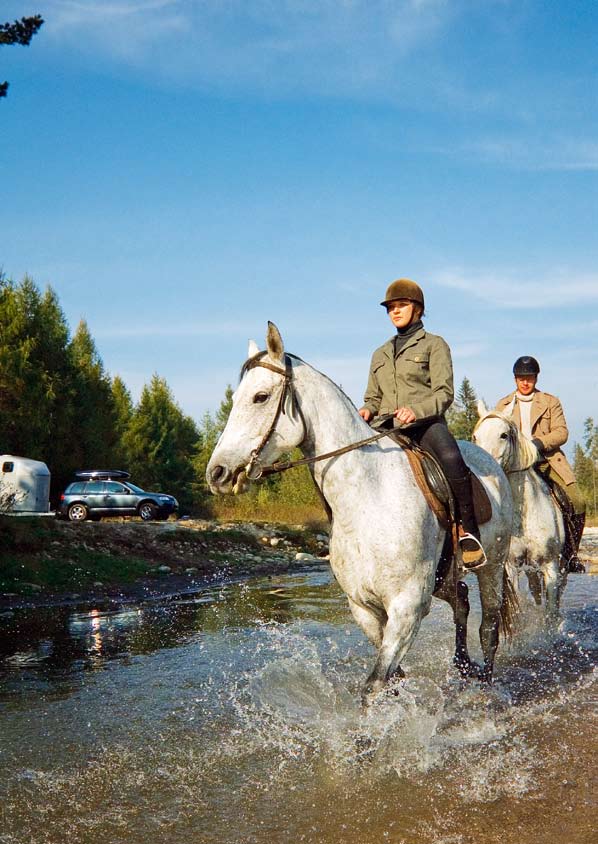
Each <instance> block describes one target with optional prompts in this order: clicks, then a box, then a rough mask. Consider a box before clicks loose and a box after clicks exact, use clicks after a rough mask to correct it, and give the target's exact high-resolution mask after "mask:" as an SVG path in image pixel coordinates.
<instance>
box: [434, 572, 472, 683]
mask: <svg viewBox="0 0 598 844" xmlns="http://www.w3.org/2000/svg"><path fill="white" fill-rule="evenodd" d="M434 595H435V597H436V598H441V599H442V600H443V601H446V602H447V603H448V604H450V606H451V608H452V610H453V621H454V622H455V655H454V657H453V665H455V666H456V668H457V669H458V671H459V674H460V675H461V676H462V677H470V676H472V675H476V676H477V675H478V674H479V671H480V667H479V665H476V663H475V662H472V660H471V657H470V656H469V651H468V650H467V620H468V618H469V589H468V587H467V584H466V583H465V582H464V581H463V580H458V581H457V585H456V588H455V586H454V580H453V578H452V577H450V576H449V577H448V578H447V579H446V580H445V582H444V583H443V585H442V587H441V588H440V589H439V590H438V592H435V593H434Z"/></svg>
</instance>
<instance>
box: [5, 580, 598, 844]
mask: <svg viewBox="0 0 598 844" xmlns="http://www.w3.org/2000/svg"><path fill="white" fill-rule="evenodd" d="M597 598H598V579H597V578H594V579H592V578H590V577H587V576H576V577H573V578H571V579H570V582H569V585H568V587H567V592H566V595H565V602H564V619H563V623H562V625H561V628H560V630H559V631H558V632H557V633H556V634H553V635H548V634H547V633H546V632H545V631H544V630H543V628H542V625H541V624H540V623H539V622H540V615H539V612H538V610H537V608H535V607H534V606H532V605H530V606H529V607H528V608H527V612H526V614H525V616H524V626H523V629H522V631H521V633H520V635H519V637H518V639H517V640H516V641H515V642H514V643H513V645H512V646H511V647H510V648H507V647H503V648H501V651H500V657H499V659H498V661H497V678H498V679H497V682H496V684H495V686H494V687H493V688H492V689H490V690H488V689H481V688H479V687H478V686H477V685H476V684H471V685H463V684H462V683H461V682H460V681H459V680H458V679H457V677H456V676H455V674H454V672H453V671H452V669H451V667H450V659H451V656H452V639H453V631H452V624H451V621H450V614H449V611H448V608H447V607H445V606H444V605H442V604H440V603H437V604H436V603H435V604H434V606H433V610H432V612H431V614H430V616H429V617H428V619H426V621H425V622H424V624H423V626H422V629H421V631H420V634H419V636H418V638H417V640H416V643H415V646H414V647H413V649H412V651H411V653H410V655H409V658H408V660H406V662H405V669H406V671H407V680H406V681H405V682H403V683H400V684H398V685H397V686H396V687H395V688H394V689H393V690H391V692H390V693H389V694H388V695H386V696H383V697H382V698H381V699H380V700H379V702H378V703H377V704H376V705H375V706H373V707H372V708H370V709H369V710H367V711H365V712H364V711H362V709H361V707H360V705H359V689H360V685H361V683H362V682H363V680H364V678H365V676H366V674H367V672H368V670H369V668H370V667H371V662H372V650H371V648H370V647H369V645H368V644H367V642H366V641H365V640H364V637H363V635H362V634H361V633H360V632H359V631H358V630H357V628H356V627H355V625H354V623H353V622H352V620H351V618H350V616H349V613H348V610H347V607H346V600H345V598H344V596H342V594H341V593H340V591H339V590H338V587H337V586H336V584H335V583H334V582H333V581H332V580H331V578H330V575H329V573H328V571H327V570H322V571H320V572H312V573H310V574H308V575H301V576H297V575H294V576H286V577H282V578H273V579H268V578H263V579H259V580H255V581H252V582H250V583H248V584H245V585H234V586H229V587H224V588H218V589H209V590H206V591H204V592H202V593H200V594H198V595H196V596H187V597H185V598H184V599H182V600H177V601H164V602H163V603H157V604H147V605H143V606H139V607H129V608H127V609H124V610H122V609H121V610H119V611H113V612H107V611H100V610H91V611H85V612H73V611H72V609H68V608H60V609H55V610H41V611H27V612H18V613H15V614H14V615H13V616H12V617H6V618H2V619H0V625H1V630H2V636H1V638H0V705H1V707H2V711H3V718H2V721H3V729H2V734H1V736H0V751H1V757H0V761H1V764H2V766H3V769H4V771H5V775H4V776H3V777H2V779H1V780H0V803H1V805H2V807H3V808H2V810H1V811H2V816H1V817H2V823H1V824H0V842H2V844H6V842H9V844H13V842H14V844H16V842H19V844H20V843H21V842H24V841H28V842H29V841H31V842H52V844H54V842H56V844H57V843H58V842H62V841H64V840H65V839H66V838H68V839H69V840H71V841H74V842H79V841H80V842H88V841H89V842H91V841H92V840H93V841H97V840H98V839H101V840H103V841H106V842H111V844H112V842H115V843H116V842H121V841H122V842H127V844H131V842H137V841H139V842H142V841H143V842H147V841H148V840H152V841H160V842H168V844H170V842H173V844H174V842H181V841H192V842H200V844H203V842H223V844H229V842H231V844H251V842H260V843H261V842H266V841H268V842H293V844H294V842H298V841H306V842H324V844H341V842H347V844H348V843H349V842H351V844H354V842H360V844H370V842H371V844H374V842H383V841H392V842H397V844H398V842H408V844H415V842H418V844H421V842H435V843H436V844H468V842H474V841H475V842H482V844H484V843H485V842H499V841H500V842H501V844H511V842H513V844H515V842H517V844H532V842H534V844H535V842H537V841H539V840H544V839H547V840H555V841H559V842H560V841H563V842H564V841H567V842H571V844H586V842H587V844H589V842H590V841H591V840H593V833H594V832H595V826H596V817H595V811H596V803H595V799H594V798H593V794H592V790H591V787H590V780H589V777H590V774H591V771H592V767H593V758H594V757H593V752H592V741H593V735H594V733H593V729H592V723H591V719H592V717H595V716H594V706H593V698H592V690H593V679H594V670H595V665H596V657H597V655H598V637H597V635H596V634H597V631H598V620H597V612H596V606H597V604H598V601H597V600H596V599H597ZM478 624H479V616H477V615H476V614H475V611H474V618H473V621H472V636H471V638H472V645H473V644H474V635H475V630H476V628H477V625H478Z"/></svg>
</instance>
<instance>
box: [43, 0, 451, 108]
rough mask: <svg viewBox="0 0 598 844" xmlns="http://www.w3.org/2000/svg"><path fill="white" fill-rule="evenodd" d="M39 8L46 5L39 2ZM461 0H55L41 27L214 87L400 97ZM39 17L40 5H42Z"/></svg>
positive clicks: (151, 68) (72, 43)
mask: <svg viewBox="0 0 598 844" xmlns="http://www.w3.org/2000/svg"><path fill="white" fill-rule="evenodd" d="M42 6H43V3H42ZM463 6H464V3H463V0H396V2H394V3H389V2H387V0H319V2H317V3H309V2H305V0H278V2H277V3H272V2H271V0H252V2H250V3H248V2H245V0H204V1H203V2H197V0H114V2H110V0H108V2H103V1H102V0H55V2H54V3H52V14H48V21H47V30H48V33H49V34H53V35H54V37H55V38H56V39H60V41H61V42H62V43H64V42H67V43H68V44H69V46H70V47H71V48H73V49H81V48H82V47H83V45H85V49H89V48H90V47H93V48H95V49H96V50H99V51H102V52H104V53H107V54H109V55H110V56H111V57H112V58H115V59H119V60H120V61H122V62H125V63H127V62H129V63H131V64H132V65H133V66H135V67H140V66H143V67H144V68H145V69H147V71H148V72H151V73H152V74H155V73H158V74H160V75H161V76H162V77H163V78H166V79H169V80H172V81H177V80H178V81H181V82H183V83H184V84H195V85H199V86H202V85H204V86H205V85H208V86H210V88H211V89H212V90H214V89H215V88H216V89H218V88H226V89H229V90H230V89H233V90H235V89H236V90H247V89H248V88H251V89H254V90H260V89H262V90H268V91H269V92H270V93H272V92H274V93H276V92H279V93H286V92H289V91H294V90H305V89H306V88H309V89H310V90H311V91H313V92H315V93H319V94H320V95H322V94H323V95H330V94H335V95H338V94H340V95H343V94H347V93H350V94H353V95H355V94H359V93H360V92H365V91H367V92H369V94H370V95H372V94H375V95H376V96H377V97H378V96H381V95H382V96H387V95H388V93H389V92H393V95H396V94H397V92H400V91H401V90H404V88H405V84H406V79H407V78H408V76H409V73H410V65H409V62H408V61H406V60H407V59H408V58H409V57H412V56H413V54H414V53H415V52H417V51H420V50H422V49H423V50H432V49H433V46H434V44H435V43H436V42H437V41H438V39H439V38H440V37H441V35H442V33H443V32H444V31H445V28H446V27H447V26H448V25H449V24H450V22H451V21H452V20H453V19H454V17H455V16H457V15H458V14H459V13H460V11H461V10H462V9H463ZM42 11H43V9H42Z"/></svg>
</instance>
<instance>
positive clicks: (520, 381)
mask: <svg viewBox="0 0 598 844" xmlns="http://www.w3.org/2000/svg"><path fill="white" fill-rule="evenodd" d="M537 380H538V376H537V375H516V376H515V383H516V384H517V389H518V390H519V392H520V393H521V395H522V396H529V395H531V394H532V393H533V392H534V388H535V386H536V381H537Z"/></svg>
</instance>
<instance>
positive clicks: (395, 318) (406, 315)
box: [386, 299, 415, 328]
mask: <svg viewBox="0 0 598 844" xmlns="http://www.w3.org/2000/svg"><path fill="white" fill-rule="evenodd" d="M386 310H387V311H388V316H389V317H390V321H391V322H392V324H393V325H394V327H395V328H407V326H408V325H410V324H411V321H412V320H413V315H414V311H415V304H414V302H412V301H411V299H393V300H392V302H389V303H388V305H387V306H386Z"/></svg>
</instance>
